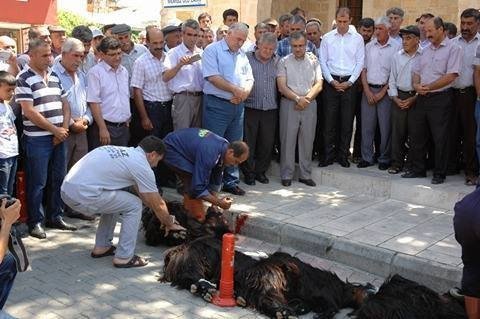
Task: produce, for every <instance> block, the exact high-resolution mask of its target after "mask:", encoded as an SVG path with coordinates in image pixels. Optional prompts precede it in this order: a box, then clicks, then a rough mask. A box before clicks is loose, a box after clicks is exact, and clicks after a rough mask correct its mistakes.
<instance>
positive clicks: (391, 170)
mask: <svg viewBox="0 0 480 319" xmlns="http://www.w3.org/2000/svg"><path fill="white" fill-rule="evenodd" d="M401 171H402V170H401V169H400V168H399V167H395V166H392V167H390V168H389V169H388V173H389V174H398V173H400V172H401Z"/></svg>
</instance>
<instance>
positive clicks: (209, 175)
mask: <svg viewBox="0 0 480 319" xmlns="http://www.w3.org/2000/svg"><path fill="white" fill-rule="evenodd" d="M163 142H164V143H165V146H166V152H165V157H164V161H165V163H166V164H167V165H169V166H172V167H174V168H177V169H179V170H182V171H184V172H187V173H190V174H192V181H191V185H190V189H189V190H187V192H188V193H189V195H190V196H192V197H193V198H198V197H203V196H206V195H208V194H209V190H213V191H216V192H217V191H219V189H220V186H221V184H222V178H223V155H224V154H225V152H226V150H227V148H228V144H229V143H228V141H227V140H226V139H224V138H223V137H220V136H218V135H216V134H214V133H212V132H210V131H209V130H205V129H198V128H185V129H180V130H177V131H174V132H172V133H169V134H168V135H167V136H165V138H164V139H163Z"/></svg>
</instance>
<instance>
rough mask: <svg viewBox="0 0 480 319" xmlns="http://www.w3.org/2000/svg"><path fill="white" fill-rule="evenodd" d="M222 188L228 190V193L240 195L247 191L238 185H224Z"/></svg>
mask: <svg viewBox="0 0 480 319" xmlns="http://www.w3.org/2000/svg"><path fill="white" fill-rule="evenodd" d="M222 190H223V191H224V192H227V193H230V194H233V195H238V196H243V195H245V191H244V190H243V189H241V188H240V187H238V186H233V187H224V188H223V189H222Z"/></svg>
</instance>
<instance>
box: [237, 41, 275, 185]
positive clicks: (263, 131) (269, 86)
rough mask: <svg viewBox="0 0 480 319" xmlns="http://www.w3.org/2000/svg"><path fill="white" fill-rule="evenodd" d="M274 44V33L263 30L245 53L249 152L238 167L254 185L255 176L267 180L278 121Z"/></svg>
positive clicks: (250, 183)
mask: <svg viewBox="0 0 480 319" xmlns="http://www.w3.org/2000/svg"><path fill="white" fill-rule="evenodd" d="M276 47H277V36H276V34H274V33H270V32H267V33H264V34H263V35H262V36H261V37H260V39H259V40H258V41H257V49H256V50H255V51H254V52H248V53H247V57H248V60H249V61H250V65H251V67H252V72H253V78H254V79H255V82H254V84H253V89H252V92H251V93H250V95H249V96H248V98H247V100H246V101H245V138H244V140H245V142H246V143H247V145H248V147H249V149H250V153H249V155H248V159H247V160H246V161H245V162H244V163H243V164H242V166H241V168H242V172H243V175H244V176H245V184H247V185H255V180H257V181H259V182H260V183H262V184H266V183H268V182H269V180H268V178H267V176H266V175H265V172H266V171H267V169H268V167H269V165H270V160H271V156H272V148H273V142H274V139H275V130H276V127H277V121H278V111H277V109H278V107H277V86H276V85H275V84H276V81H275V78H276V76H277V64H278V58H277V57H276V56H275V55H274V53H275V49H276Z"/></svg>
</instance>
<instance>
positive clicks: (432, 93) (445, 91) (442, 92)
mask: <svg viewBox="0 0 480 319" xmlns="http://www.w3.org/2000/svg"><path fill="white" fill-rule="evenodd" d="M450 91H451V90H450V89H446V90H443V91H438V92H429V93H427V94H425V95H424V97H433V96H437V95H442V94H447V93H450Z"/></svg>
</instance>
